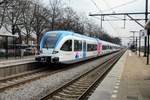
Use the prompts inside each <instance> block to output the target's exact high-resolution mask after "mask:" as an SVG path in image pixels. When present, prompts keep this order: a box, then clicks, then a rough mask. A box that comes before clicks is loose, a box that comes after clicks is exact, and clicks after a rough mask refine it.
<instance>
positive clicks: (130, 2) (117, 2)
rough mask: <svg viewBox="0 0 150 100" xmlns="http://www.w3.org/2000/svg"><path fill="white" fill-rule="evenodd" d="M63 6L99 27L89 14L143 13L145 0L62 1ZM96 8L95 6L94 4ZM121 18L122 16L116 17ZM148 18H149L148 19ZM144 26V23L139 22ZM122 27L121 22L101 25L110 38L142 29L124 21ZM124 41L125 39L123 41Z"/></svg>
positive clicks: (129, 34)
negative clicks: (70, 8)
mask: <svg viewBox="0 0 150 100" xmlns="http://www.w3.org/2000/svg"><path fill="white" fill-rule="evenodd" d="M47 1H48V0H45V1H44V2H47ZM64 1H65V4H66V5H67V6H70V7H72V8H73V9H74V10H75V11H77V12H78V13H80V14H85V16H87V17H89V18H90V19H91V20H93V21H95V22H96V23H98V24H99V25H100V20H98V19H96V18H94V17H90V16H88V15H89V13H91V14H95V13H101V12H99V11H100V10H101V11H102V13H114V12H116V13H119V12H121V13H124V12H131V13H132V12H144V11H145V1H146V0H64ZM93 1H94V2H95V4H96V5H97V7H96V6H95V4H94V3H93ZM148 1H149V4H148V5H149V11H150V0H148ZM116 17H121V18H123V16H116ZM132 17H134V18H145V16H144V15H143V16H139V15H138V16H137V15H136V16H133V15H132ZM149 18H150V17H149ZM106 19H108V20H109V19H114V18H113V17H106ZM140 23H142V24H143V25H144V21H140ZM123 27H124V22H123V21H109V22H108V21H105V22H104V23H103V28H104V30H105V31H106V32H107V33H108V34H110V35H112V36H120V37H126V36H131V35H132V34H131V33H130V31H134V30H135V31H139V30H140V29H142V28H141V27H140V26H139V25H137V24H136V23H135V22H133V21H126V27H125V29H124V28H123ZM124 41H125V39H124Z"/></svg>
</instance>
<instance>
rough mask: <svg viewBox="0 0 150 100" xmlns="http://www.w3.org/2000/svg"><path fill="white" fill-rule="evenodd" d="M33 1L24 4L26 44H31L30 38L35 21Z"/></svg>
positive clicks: (23, 15) (23, 18)
mask: <svg viewBox="0 0 150 100" xmlns="http://www.w3.org/2000/svg"><path fill="white" fill-rule="evenodd" d="M33 5H34V4H33V3H32V2H31V1H26V2H25V4H24V11H23V12H22V22H23V25H22V26H23V30H25V31H23V33H24V34H25V40H26V44H29V38H30V37H31V34H33V29H32V25H33V22H34V15H33V12H34V8H33Z"/></svg>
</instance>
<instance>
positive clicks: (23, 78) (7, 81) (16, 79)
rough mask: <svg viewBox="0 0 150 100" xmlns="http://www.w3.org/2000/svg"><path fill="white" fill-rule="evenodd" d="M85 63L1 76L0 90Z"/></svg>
mask: <svg viewBox="0 0 150 100" xmlns="http://www.w3.org/2000/svg"><path fill="white" fill-rule="evenodd" d="M115 54H116V53H114V54H112V55H115ZM90 61H92V60H90ZM85 63H87V61H84V62H81V63H77V64H73V65H70V66H65V67H63V68H61V69H51V68H49V69H48V68H41V69H37V70H34V71H30V72H26V73H23V74H19V75H13V76H10V77H7V78H2V79H0V92H2V91H4V90H7V89H11V88H14V87H18V86H20V85H23V84H25V83H28V82H31V81H35V80H38V79H40V78H43V77H46V76H49V75H52V74H55V73H58V72H61V71H64V70H67V69H71V68H73V67H77V66H78V65H81V64H85ZM61 67H62V66H61ZM59 68H60V67H59Z"/></svg>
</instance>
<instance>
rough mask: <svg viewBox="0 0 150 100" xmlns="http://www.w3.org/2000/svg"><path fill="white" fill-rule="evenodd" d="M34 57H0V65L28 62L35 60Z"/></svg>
mask: <svg viewBox="0 0 150 100" xmlns="http://www.w3.org/2000/svg"><path fill="white" fill-rule="evenodd" d="M34 59H35V58H34V56H27V57H23V58H10V59H0V67H6V66H10V65H17V64H23V63H30V62H34V61H35V60H34Z"/></svg>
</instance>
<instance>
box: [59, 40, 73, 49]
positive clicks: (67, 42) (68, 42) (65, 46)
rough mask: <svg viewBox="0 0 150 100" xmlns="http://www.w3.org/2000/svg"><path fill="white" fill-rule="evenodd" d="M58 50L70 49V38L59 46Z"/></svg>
mask: <svg viewBox="0 0 150 100" xmlns="http://www.w3.org/2000/svg"><path fill="white" fill-rule="evenodd" d="M60 50H63V51H72V40H67V41H66V42H65V43H64V44H63V45H62V47H61V49H60Z"/></svg>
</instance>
